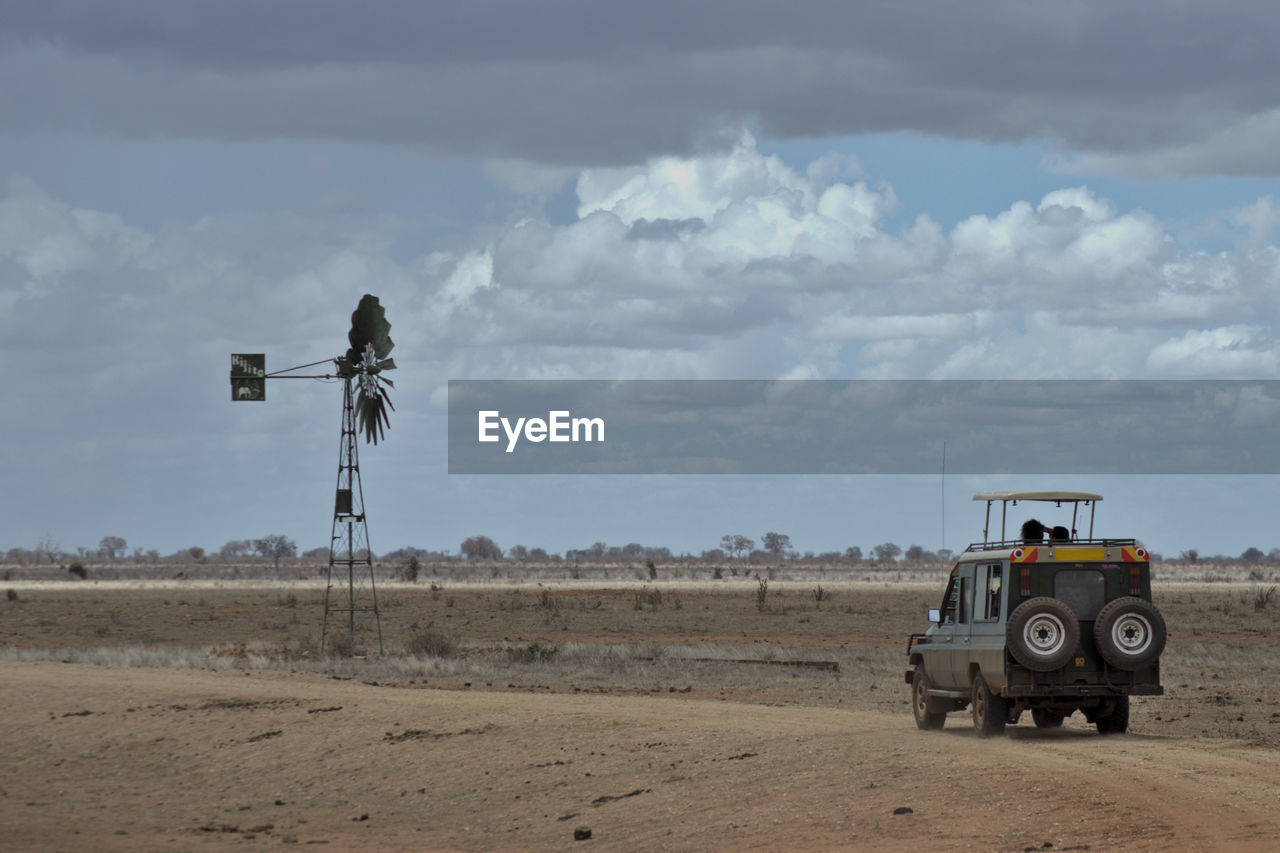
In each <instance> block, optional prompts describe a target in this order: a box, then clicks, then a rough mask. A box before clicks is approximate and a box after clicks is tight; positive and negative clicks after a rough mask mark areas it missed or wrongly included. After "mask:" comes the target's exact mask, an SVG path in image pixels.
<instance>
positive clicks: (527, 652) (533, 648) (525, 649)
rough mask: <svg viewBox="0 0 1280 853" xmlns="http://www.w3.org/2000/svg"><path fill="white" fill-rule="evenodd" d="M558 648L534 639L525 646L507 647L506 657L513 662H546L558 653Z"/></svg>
mask: <svg viewBox="0 0 1280 853" xmlns="http://www.w3.org/2000/svg"><path fill="white" fill-rule="evenodd" d="M559 651H560V650H559V649H558V648H556V647H555V646H553V645H545V646H544V645H543V644H542V643H539V642H538V641H537V640H534V641H533V642H532V643H530V644H529V645H527V646H519V647H516V648H512V649H507V657H509V658H510V659H511V661H512V662H513V663H546V662H548V661H550V660H551V659H552V658H554V657H555V656H556V654H558V653H559Z"/></svg>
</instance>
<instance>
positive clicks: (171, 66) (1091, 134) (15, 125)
mask: <svg viewBox="0 0 1280 853" xmlns="http://www.w3.org/2000/svg"><path fill="white" fill-rule="evenodd" d="M164 5H165V4H159V5H157V4H156V3H154V2H151V0H120V2H115V3H111V4H109V5H106V6H101V7H99V6H90V7H87V8H86V7H85V6H84V5H83V4H80V3H72V2H57V0H48V2H42V3H38V4H9V6H8V7H6V8H5V9H4V10H3V11H2V12H0V79H2V80H3V81H4V83H5V93H6V114H5V118H6V130H7V131H8V132H27V131H48V132H87V133H95V134H116V135H122V136H127V137H145V136H181V137H197V138H215V139H228V138H230V139H263V138H300V137H309V138H327V139H348V140H358V141H372V142H380V143H389V144H396V145H404V144H407V145H414V146H421V147H425V148H427V149H430V150H433V151H435V152H438V153H445V154H450V155H457V156H464V157H475V156H480V157H492V158H497V159H501V160H510V161H513V162H518V161H526V162H528V161H539V162H546V163H559V164H572V165H578V164H612V165H620V164H626V163H634V162H639V161H641V160H644V159H646V158H648V157H653V156H658V155H662V154H669V155H679V156H688V155H691V154H694V153H697V152H699V151H702V150H706V149H707V148H708V146H711V147H714V148H716V149H717V150H725V149H727V148H729V147H732V145H733V144H734V141H735V140H734V136H735V135H734V134H733V133H726V132H725V128H734V127H739V126H741V125H742V123H744V122H746V121H753V122H755V123H756V124H757V126H758V127H760V128H762V129H763V130H764V132H766V133H768V134H769V135H770V136H772V137H775V138H782V137H789V138H815V137H822V136H832V135H850V134H861V133H870V132H881V131H907V132H920V133H927V134H933V135H941V136H946V137H951V138H964V139H976V140H983V141H988V142H990V141H1004V142H1020V141H1024V140H1028V139H1036V140H1044V141H1047V142H1048V143H1049V144H1050V145H1053V146H1057V147H1058V148H1059V149H1060V151H1061V152H1062V163H1063V164H1064V165H1063V168H1068V169H1074V170H1077V171H1081V170H1083V171H1107V172H1121V173H1124V174H1128V175H1145V176H1151V175H1156V174H1223V173H1226V174H1257V173H1266V174H1274V173H1275V161H1274V158H1272V157H1270V156H1269V152H1270V151H1271V150H1273V149H1274V142H1275V139H1276V126H1277V121H1276V118H1275V116H1276V115H1277V114H1278V112H1277V111H1280V87H1277V86H1276V84H1275V82H1274V81H1275V80H1277V79H1280V74H1278V73H1277V72H1278V71H1280V67H1278V63H1280V59H1277V55H1276V53H1275V51H1274V50H1272V49H1271V46H1272V45H1273V44H1274V43H1275V41H1276V35H1277V33H1276V29H1277V26H1280V21H1278V19H1277V17H1276V16H1275V15H1274V13H1273V11H1272V9H1271V8H1270V7H1269V6H1268V5H1267V4H1243V5H1242V4H1236V5H1232V6H1230V7H1226V8H1224V7H1221V6H1212V5H1207V4H1204V3H1197V2H1191V0H1160V2H1156V0H1146V2H1139V3H1127V4H1115V3H1110V2H1102V0H1096V2H1093V1H1092V0H1091V1H1090V2H1077V3H1071V4H1056V5H1044V4H1023V3H1009V2H1005V0H981V1H980V2H972V3H966V4H956V3H952V2H945V0H933V2H928V3H924V4H920V3H914V4H875V5H873V6H865V5H857V6H855V5H850V4H847V3H840V2H834V0H814V1H813V2H807V3H800V4H774V3H749V4H746V5H745V6H744V5H743V4H742V3H740V2H732V3H730V2H726V0H704V2H699V3H694V4H689V3H676V2H673V1H672V2H668V0H659V2H654V3H645V4H641V5H634V4H630V5H629V4H607V3H606V4H602V3H599V2H596V1H595V0H553V2H544V3H537V4H529V3H526V2H520V0H495V2H487V3H483V4H439V3H436V4H426V5H424V4H414V3H405V2H401V0H374V2H369V3H362V4H360V5H359V6H353V5H350V4H341V3H317V2H307V0H285V2H274V3H268V4H263V3H251V2H236V3H228V2H223V1H222V0H191V2H187V3H184V4H183V12H182V14H181V15H174V14H168V12H167V10H166V9H162V8H161V6H164Z"/></svg>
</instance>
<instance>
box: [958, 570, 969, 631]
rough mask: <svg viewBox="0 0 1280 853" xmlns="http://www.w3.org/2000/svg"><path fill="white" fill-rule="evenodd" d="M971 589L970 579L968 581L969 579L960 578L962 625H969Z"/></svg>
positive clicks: (960, 620)
mask: <svg viewBox="0 0 1280 853" xmlns="http://www.w3.org/2000/svg"><path fill="white" fill-rule="evenodd" d="M969 587H970V584H969V579H968V578H960V618H959V622H960V624H961V625H967V624H969V609H970V605H969V602H970V601H971V599H970V598H969V595H970V592H969Z"/></svg>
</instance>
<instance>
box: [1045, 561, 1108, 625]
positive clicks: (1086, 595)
mask: <svg viewBox="0 0 1280 853" xmlns="http://www.w3.org/2000/svg"><path fill="white" fill-rule="evenodd" d="M1053 597H1054V598H1056V599H1058V600H1059V601H1061V602H1062V603H1063V604H1065V605H1067V606H1068V607H1070V608H1071V612H1072V613H1074V614H1076V618H1077V619H1082V620H1084V621H1086V622H1088V621H1090V620H1092V619H1096V618H1098V611H1099V610H1101V609H1102V605H1104V604H1106V603H1107V581H1106V578H1104V577H1103V576H1102V572H1099V571H1095V570H1093V569H1063V570H1062V571H1059V572H1058V574H1057V576H1056V577H1054V579H1053Z"/></svg>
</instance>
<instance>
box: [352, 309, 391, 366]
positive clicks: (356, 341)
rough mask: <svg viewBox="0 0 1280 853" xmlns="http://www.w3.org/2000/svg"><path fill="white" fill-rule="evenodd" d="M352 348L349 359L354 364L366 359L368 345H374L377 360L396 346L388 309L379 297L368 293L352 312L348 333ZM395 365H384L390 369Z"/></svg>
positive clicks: (385, 355) (381, 358) (383, 357)
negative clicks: (388, 318)
mask: <svg viewBox="0 0 1280 853" xmlns="http://www.w3.org/2000/svg"><path fill="white" fill-rule="evenodd" d="M347 340H348V341H349V342H350V343H351V349H349V350H347V359H348V360H349V361H350V362H351V363H352V364H360V363H361V362H363V361H364V352H365V347H366V346H372V347H373V352H374V355H375V356H376V357H377V360H379V361H381V360H383V359H386V358H387V356H388V355H390V354H391V350H392V349H394V348H395V342H394V341H392V340H391V324H390V323H388V322H387V310H386V309H385V308H383V307H382V305H381V303H379V302H378V297H376V296H373V295H372V294H368V293H366V294H365V295H364V296H362V297H360V304H359V305H357V306H356V310H355V311H353V312H351V331H350V332H348V333H347ZM394 367H395V363H394V362H393V363H392V365H391V367H384V368H383V369H384V370H390V369H392V368H394Z"/></svg>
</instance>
